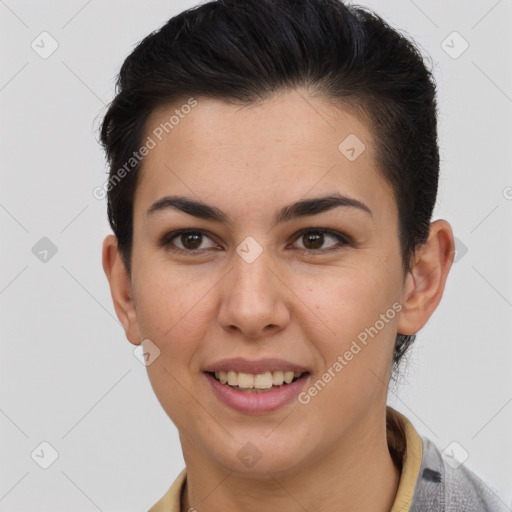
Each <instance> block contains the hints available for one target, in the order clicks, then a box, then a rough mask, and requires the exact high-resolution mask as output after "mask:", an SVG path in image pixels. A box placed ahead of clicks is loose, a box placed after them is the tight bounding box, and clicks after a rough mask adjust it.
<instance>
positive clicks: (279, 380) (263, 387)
mask: <svg viewBox="0 0 512 512" xmlns="http://www.w3.org/2000/svg"><path fill="white" fill-rule="evenodd" d="M206 373H207V374H208V375H210V376H211V377H213V378H214V379H215V380H216V381H218V382H220V383H221V384H225V385H226V386H229V387H230V388H231V389H234V390H236V391H242V392H244V393H268V392H269V391H272V390H276V389H280V388H282V387H286V386H288V385H289V384H292V383H293V382H295V381H297V380H299V379H302V378H304V377H306V376H307V375H309V372H293V371H281V370H276V371H272V372H265V373H258V374H251V373H243V372H235V371H232V370H230V371H223V372H206Z"/></svg>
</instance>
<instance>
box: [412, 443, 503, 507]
mask: <svg viewBox="0 0 512 512" xmlns="http://www.w3.org/2000/svg"><path fill="white" fill-rule="evenodd" d="M421 442H422V445H423V454H422V460H421V466H420V471H419V473H418V476H417V480H416V486H415V490H414V496H413V500H412V504H411V508H410V512H424V511H429V512H438V511H439V512H441V511H442V512H510V511H511V510H512V509H511V508H509V507H508V506H507V505H506V504H505V503H504V501H502V498H501V497H500V496H499V494H498V492H497V491H496V490H495V489H494V488H492V487H491V486H490V485H489V484H488V483H486V482H484V481H483V480H482V479H481V478H479V477H478V476H477V475H476V474H475V473H473V472H472V471H471V470H470V469H468V468H467V467H466V466H464V465H463V464H460V465H459V464H458V463H456V461H454V463H450V464H448V462H447V461H446V460H444V459H443V456H442V455H441V452H440V451H439V449H438V448H437V446H436V445H434V443H432V441H430V440H429V439H427V438H425V437H422V438H421Z"/></svg>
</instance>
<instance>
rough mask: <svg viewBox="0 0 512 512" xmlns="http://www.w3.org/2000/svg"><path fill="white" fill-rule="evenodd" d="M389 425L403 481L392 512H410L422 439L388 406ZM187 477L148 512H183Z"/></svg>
mask: <svg viewBox="0 0 512 512" xmlns="http://www.w3.org/2000/svg"><path fill="white" fill-rule="evenodd" d="M386 425H387V438H388V446H389V451H390V452H391V455H392V457H393V460H395V462H396V463H397V464H398V466H399V467H401V475H400V482H399V484H398V490H397V493H396V497H395V501H394V503H393V507H392V509H391V512H408V511H409V509H410V507H411V502H412V498H413V494H414V487H415V485H416V479H417V477H418V473H419V470H420V465H421V458H422V455H423V447H422V443H421V438H420V436H419V434H418V433H417V432H416V430H415V428H414V427H413V426H412V424H411V422H410V421H409V420H408V419H407V418H406V417H405V416H404V415H402V414H400V413H399V412H398V411H395V410H394V409H392V408H391V407H389V406H388V407H387V408H386ZM186 477H187V468H184V469H183V470H182V471H181V473H180V474H179V475H178V477H177V478H176V480H174V482H173V484H172V485H171V487H170V488H169V490H168V491H167V492H166V493H165V495H164V496H163V497H162V498H161V499H160V500H159V501H158V502H157V503H155V504H154V505H153V506H152V507H151V509H150V510H149V511H148V512H180V510H181V504H180V499H181V491H182V489H183V485H184V484H185V480H186Z"/></svg>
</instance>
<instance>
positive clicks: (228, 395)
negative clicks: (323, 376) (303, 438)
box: [205, 373, 309, 414]
mask: <svg viewBox="0 0 512 512" xmlns="http://www.w3.org/2000/svg"><path fill="white" fill-rule="evenodd" d="M205 376H206V378H207V379H208V382H209V383H210V386H211V387H212V389H213V392H214V393H215V394H216V395H217V397H218V398H219V399H220V400H221V401H222V402H224V403H225V404H226V405H229V406H230V407H232V408H233V409H236V410H237V411H239V412H243V413H246V414H258V413H266V412H272V411H275V410H277V409H279V408H280V407H283V406H284V405H286V404H287V403H289V402H291V401H292V400H293V399H294V398H295V397H296V396H297V395H298V394H299V393H300V391H301V390H302V388H303V387H304V386H305V384H306V381H307V380H308V377H309V374H305V375H303V376H302V377H300V378H299V379H297V380H295V381H294V382H292V383H291V384H283V385H282V386H279V387H276V388H272V390H271V391H266V392H265V393H247V392H245V391H237V390H236V389H233V388H231V387H229V386H228V385H227V384H222V383H221V382H219V381H218V380H217V379H215V378H214V377H212V376H211V375H210V374H208V373H205Z"/></svg>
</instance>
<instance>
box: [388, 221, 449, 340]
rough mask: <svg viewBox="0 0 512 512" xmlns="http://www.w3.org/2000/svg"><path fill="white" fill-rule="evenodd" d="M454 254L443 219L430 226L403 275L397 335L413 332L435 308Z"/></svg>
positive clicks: (441, 294) (447, 227)
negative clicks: (405, 273)
mask: <svg viewBox="0 0 512 512" xmlns="http://www.w3.org/2000/svg"><path fill="white" fill-rule="evenodd" d="M454 255H455V244H454V240H453V233H452V229H451V226H450V224H449V223H448V222H446V221H445V220H437V221H435V222H433V223H432V224H431V225H430V233H429V237H428V240H427V241H426V242H425V243H424V244H423V245H422V246H420V247H418V249H417V250H416V253H415V255H414V260H413V264H412V267H411V270H410V272H409V274H408V275H407V277H406V280H405V284H404V289H403V300H402V311H401V314H400V319H399V321H398V325H397V329H398V332H399V333H400V334H416V333H417V332H418V331H419V330H420V329H421V328H422V327H423V326H424V325H425V324H426V322H427V320H428V319H429V318H430V316H431V315H432V313H433V312H434V310H435V309H436V308H437V306H438V304H439V302H440V301H441V297H442V296H443V291H444V287H445V283H446V279H447V277H448V273H449V271H450V268H451V265H452V262H453V258H454Z"/></svg>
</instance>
